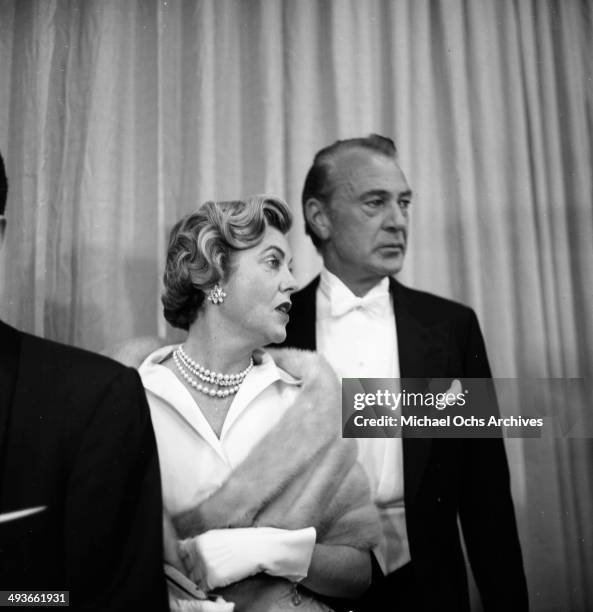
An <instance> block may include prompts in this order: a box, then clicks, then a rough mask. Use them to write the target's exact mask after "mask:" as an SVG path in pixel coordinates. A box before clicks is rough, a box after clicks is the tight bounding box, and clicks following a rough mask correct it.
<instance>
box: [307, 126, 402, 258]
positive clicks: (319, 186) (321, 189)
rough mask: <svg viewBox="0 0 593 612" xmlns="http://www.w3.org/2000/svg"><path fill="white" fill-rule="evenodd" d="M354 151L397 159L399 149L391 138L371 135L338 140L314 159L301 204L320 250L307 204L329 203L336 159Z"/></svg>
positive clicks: (308, 231)
mask: <svg viewBox="0 0 593 612" xmlns="http://www.w3.org/2000/svg"><path fill="white" fill-rule="evenodd" d="M352 149H366V150H367V151H371V152H373V153H380V154H381V155H385V156H386V157H391V158H393V159H395V158H396V157H397V149H396V147H395V143H394V142H393V140H391V138H387V137H386V136H380V135H379V134H370V135H369V136H366V137H364V138H348V139H346V140H336V142H334V143H333V144H331V145H329V146H328V147H325V148H324V149H321V150H320V151H318V152H317V154H316V155H315V158H314V159H313V165H312V166H311V169H310V170H309V172H308V173H307V178H306V179H305V185H304V187H303V195H302V196H301V202H302V204H303V217H304V219H305V233H306V234H309V236H311V240H312V241H313V244H314V245H315V246H316V247H317V248H319V247H320V246H321V240H319V238H318V237H317V236H316V234H315V232H313V230H312V229H311V227H310V226H309V222H308V221H307V217H306V215H305V204H306V203H307V201H308V200H309V199H310V198H316V199H317V200H320V201H322V202H326V203H327V202H328V200H329V198H330V197H331V194H332V192H333V184H332V181H331V173H332V170H333V169H334V168H335V159H336V157H337V156H338V155H339V154H340V153H343V152H344V151H351V150H352Z"/></svg>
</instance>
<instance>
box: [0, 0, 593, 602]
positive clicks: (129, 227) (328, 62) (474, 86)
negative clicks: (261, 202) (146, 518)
mask: <svg viewBox="0 0 593 612" xmlns="http://www.w3.org/2000/svg"><path fill="white" fill-rule="evenodd" d="M592 15H593V3H592V2H591V0H582V1H577V0H556V1H552V0H541V1H539V0H514V1H512V0H471V1H470V0H365V1H364V2H363V1H360V0H298V1H296V0H292V1H290V0H286V1H280V0H269V1H267V0H244V1H240V0H234V1H233V0H196V1H189V0H187V1H182V0H162V1H157V0H126V1H125V2H124V1H121V0H84V1H82V0H78V1H77V0H70V1H67V0H0V79H1V81H0V150H1V151H2V153H3V155H4V157H5V160H6V164H7V170H8V174H9V179H10V194H9V204H8V210H7V219H8V232H7V241H6V244H5V247H4V249H3V252H2V253H1V254H0V292H1V298H2V299H1V302H0V316H1V317H2V318H3V319H4V320H6V321H7V322H9V323H11V324H14V325H16V326H18V327H19V328H21V329H24V330H28V331H31V332H34V333H37V334H39V335H43V336H45V337H48V338H53V339H57V340H60V341H63V342H67V343H71V344H75V345H78V346H82V347H86V348H89V349H94V350H101V349H103V348H105V347H108V346H110V345H113V344H115V343H117V342H119V341H122V340H124V339H126V338H130V337H133V336H138V335H143V334H155V333H159V334H160V335H165V334H166V333H170V331H168V330H167V329H166V327H165V324H164V322H163V319H162V316H161V309H160V303H159V295H160V291H161V285H160V277H161V273H162V269H163V261H164V251H165V245H166V239H167V233H168V230H169V228H170V227H171V225H172V224H173V223H174V221H175V220H177V218H179V216H181V215H182V214H184V213H186V212H188V211H190V210H192V209H194V208H195V207H197V206H198V204H199V203H201V202H202V201H204V200H207V199H219V198H236V197H239V196H241V195H246V194H250V193H261V192H272V193H277V194H279V195H281V196H283V197H285V198H286V199H287V200H288V202H289V204H290V206H291V207H292V209H293V211H294V214H295V227H294V229H293V230H292V232H291V235H290V241H291V244H292V247H293V249H294V252H295V260H296V272H297V276H298V278H299V280H300V281H301V282H305V281H306V280H308V279H309V278H311V277H312V276H313V275H314V274H315V273H316V271H317V270H318V269H319V263H320V262H319V258H318V256H317V255H316V253H315V251H314V249H313V247H312V245H311V243H310V241H309V239H308V238H307V237H306V236H305V234H304V232H303V229H302V215H301V211H300V191H301V188H302V183H303V179H304V176H305V173H306V171H307V169H308V167H309V165H310V163H311V160H312V157H313V154H314V153H315V151H316V150H317V149H319V148H320V147H322V146H325V145H326V144H329V143H330V142H332V141H334V140H335V139H336V138H345V137H350V136H355V135H361V134H366V133H369V132H378V133H382V134H387V135H390V136H392V137H394V139H395V140H396V143H397V146H398V149H399V154H400V160H401V166H402V168H403V169H404V171H405V172H406V174H407V176H408V180H409V182H410V184H411V186H412V188H413V190H414V203H413V208H412V225H411V234H410V238H411V243H410V250H409V253H408V255H407V259H406V264H405V269H404V272H403V273H402V280H403V281H404V282H406V283H409V284H411V285H413V286H416V287H418V288H421V289H425V290H429V291H432V292H435V293H439V294H441V295H444V296H446V297H450V298H452V299H456V300H459V301H462V302H465V303H467V304H469V305H471V306H472V307H474V308H475V309H476V311H477V313H478V315H479V317H480V321H481V323H482V326H483V329H484V332H485V336H486V341H487V346H488V351H489V355H490V359H491V362H492V366H493V370H494V373H495V375H496V376H498V377H542V378H550V377H579V376H580V377H583V376H591V372H592V371H593V318H592V316H591V311H592V307H591V305H592V304H593V239H592V238H593V206H592V200H593V182H592V175H591V168H592V165H593V154H592V138H591V136H592V130H593V127H592V126H593V66H592V63H593V36H592ZM507 448H508V451H509V457H510V460H511V468H512V473H513V487H514V494H515V500H516V504H517V509H518V515H519V523H520V529H521V538H522V542H523V546H524V549H525V558H526V564H527V570H528V577H529V580H530V591H531V597H532V601H533V608H534V610H554V611H555V610H577V611H578V610H587V609H593V593H592V590H593V581H592V580H591V578H590V577H591V576H593V527H592V525H593V523H592V522H591V520H590V516H591V513H592V510H593V502H592V499H593V491H592V488H593V485H592V482H593V467H592V466H593V454H592V450H591V440H586V441H574V440H571V441H568V440H562V439H559V440H543V441H540V440H528V441H520V440H519V441H516V440H515V441H512V443H510V444H508V446H507Z"/></svg>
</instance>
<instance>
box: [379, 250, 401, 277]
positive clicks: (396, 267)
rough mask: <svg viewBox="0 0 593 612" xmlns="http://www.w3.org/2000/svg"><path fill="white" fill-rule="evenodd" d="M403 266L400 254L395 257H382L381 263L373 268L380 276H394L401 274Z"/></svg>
mask: <svg viewBox="0 0 593 612" xmlns="http://www.w3.org/2000/svg"><path fill="white" fill-rule="evenodd" d="M403 266H404V256H403V254H402V255H398V256H395V257H388V258H387V257H382V258H381V262H380V263H379V264H378V265H377V266H375V269H376V271H377V273H378V274H380V275H381V276H394V275H395V274H398V273H399V272H401V269H402V268H403Z"/></svg>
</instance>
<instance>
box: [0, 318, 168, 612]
mask: <svg viewBox="0 0 593 612" xmlns="http://www.w3.org/2000/svg"><path fill="white" fill-rule="evenodd" d="M37 507H42V508H43V510H42V511H40V512H36V513H34V514H30V515H28V516H24V517H22V518H17V519H14V520H9V521H6V520H2V515H4V518H6V515H7V514H8V513H12V512H17V511H21V510H26V509H31V508H37ZM161 512H162V506H161V490H160V474H159V467H158V458H157V454H156V445H155V439H154V433H153V430H152V424H151V421H150V413H149V409H148V405H147V403H146V398H145V395H144V391H143V388H142V385H141V383H140V379H139V377H138V374H137V373H136V372H135V370H132V369H128V368H125V367H124V366H121V365H120V364H118V363H116V362H114V361H112V360H110V359H107V358H105V357H100V356H99V355H95V354H92V353H89V352H86V351H82V350H79V349H75V348H72V347H66V346H63V345H60V344H57V343H54V342H50V341H47V340H42V339H40V338H36V337H34V336H30V335H28V334H23V333H20V332H18V331H16V330H14V329H13V328H11V327H8V326H7V325H5V324H3V323H2V322H1V321H0V590H12V589H20V590H23V589H32V590H55V589H60V590H68V591H70V609H74V610H101V611H112V610H132V609H139V610H168V606H167V595H166V587H165V584H164V578H163V571H162V559H163V550H162V518H161V516H162V515H161Z"/></svg>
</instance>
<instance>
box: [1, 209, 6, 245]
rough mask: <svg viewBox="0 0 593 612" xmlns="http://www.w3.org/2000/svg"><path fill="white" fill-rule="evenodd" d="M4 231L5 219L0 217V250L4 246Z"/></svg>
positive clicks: (2, 216)
mask: <svg viewBox="0 0 593 612" xmlns="http://www.w3.org/2000/svg"><path fill="white" fill-rule="evenodd" d="M5 230H6V217H5V216H4V215H0V249H1V248H2V245H3V244H4V231H5Z"/></svg>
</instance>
